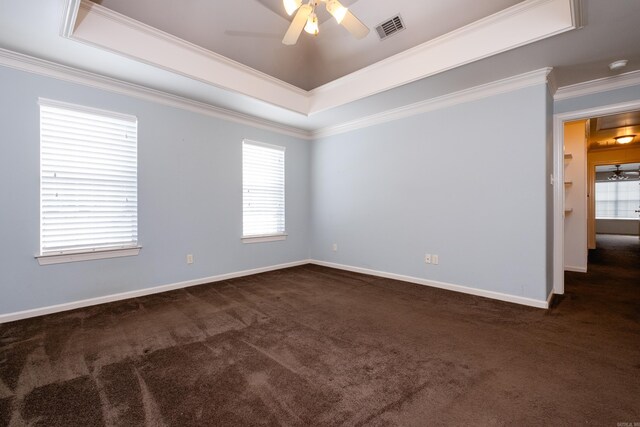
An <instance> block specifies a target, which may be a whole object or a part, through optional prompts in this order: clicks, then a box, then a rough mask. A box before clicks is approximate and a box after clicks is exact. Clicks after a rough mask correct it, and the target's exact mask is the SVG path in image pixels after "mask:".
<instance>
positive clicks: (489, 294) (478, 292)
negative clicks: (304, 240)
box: [310, 259, 553, 309]
mask: <svg viewBox="0 0 640 427" xmlns="http://www.w3.org/2000/svg"><path fill="white" fill-rule="evenodd" d="M310 263H311V264H316V265H321V266H323V267H330V268H337V269H339V270H345V271H352V272H354V273H362V274H368V275H370V276H377V277H384V278H386V279H394V280H400V281H402V282H409V283H415V284H418V285H424V286H431V287H433V288H440V289H446V290H448V291H454V292H462V293H464V294H470V295H475V296H479V297H485V298H491V299H496V300H500V301H506V302H511V303H515V304H521V305H527V306H530V307H536V308H545V309H546V308H549V301H551V297H552V296H553V293H551V294H550V296H549V297H548V298H547V300H546V301H543V300H536V299H533V298H526V297H519V296H515V295H509V294H503V293H500V292H494V291H486V290H483V289H476V288H469V287H467V286H461V285H454V284H451V283H445V282H438V281H435V280H427V279H421V278H418V277H412V276H404V275H401V274H395V273H387V272H384V271H377V270H370V269H368V268H361V267H353V266H350V265H343V264H336V263H333V262H326V261H319V260H315V259H312V260H310Z"/></svg>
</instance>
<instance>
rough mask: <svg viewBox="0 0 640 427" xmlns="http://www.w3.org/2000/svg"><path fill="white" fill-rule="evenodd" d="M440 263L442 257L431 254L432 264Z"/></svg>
mask: <svg viewBox="0 0 640 427" xmlns="http://www.w3.org/2000/svg"><path fill="white" fill-rule="evenodd" d="M439 263H440V258H439V257H438V255H431V264H436V265H437V264H439Z"/></svg>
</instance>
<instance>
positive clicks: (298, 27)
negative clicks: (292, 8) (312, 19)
mask: <svg viewBox="0 0 640 427" xmlns="http://www.w3.org/2000/svg"><path fill="white" fill-rule="evenodd" d="M312 11H313V8H312V7H311V6H310V5H308V4H305V5H303V6H300V9H298V12H297V13H296V16H295V18H293V21H291V25H290V26H289V29H288V30H287V33H286V34H285V35H284V38H283V39H282V43H283V44H286V45H289V46H291V45H294V44H296V43H297V42H298V37H300V33H302V29H303V28H304V25H305V24H306V23H307V18H308V17H309V15H311V12H312Z"/></svg>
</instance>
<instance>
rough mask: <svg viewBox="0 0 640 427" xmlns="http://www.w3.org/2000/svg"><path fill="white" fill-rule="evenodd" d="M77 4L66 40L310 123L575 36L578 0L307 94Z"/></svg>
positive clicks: (488, 25) (510, 13)
mask: <svg viewBox="0 0 640 427" xmlns="http://www.w3.org/2000/svg"><path fill="white" fill-rule="evenodd" d="M78 1H80V2H81V3H80V7H79V9H80V10H79V13H78V16H77V19H76V24H75V29H74V30H73V34H71V35H69V36H68V37H69V38H70V39H71V40H75V41H79V42H84V43H87V44H90V45H92V46H96V47H100V48H102V49H106V50H109V51H111V52H115V53H117V54H120V55H124V56H126V57H129V58H132V59H134V60H137V61H141V62H144V63H147V64H150V65H152V66H155V67H159V68H162V69H165V70H168V71H170V72H173V73H177V74H180V75H183V76H186V77H189V78H192V79H196V80H198V81H201V82H204V83H206V84H210V85H214V86H216V87H220V88H223V89H226V90H230V91H233V92H237V93H240V94H244V95H247V96H251V97H253V98H256V99H259V100H261V101H264V102H267V103H269V104H272V105H275V106H278V107H281V108H285V109H288V110H290V111H294V112H297V113H300V114H303V115H306V116H310V115H313V114H315V113H318V112H321V111H325V110H328V109H331V108H335V107H338V106H341V105H345V104H348V103H350V102H353V101H356V100H359V99H362V98H365V97H368V96H371V95H374V94H376V93H380V92H383V91H386V90H389V89H393V88H395V87H398V86H401V85H404V84H407V83H410V82H413V81H416V80H419V79H422V78H424V77H428V76H431V75H434V74H438V73H441V72H444V71H447V70H450V69H452V68H455V67H459V66H461V65H465V64H468V63H471V62H474V61H477V60H480V59H483V58H486V57H489V56H492V55H495V54H498V53H501V52H505V51H507V50H511V49H514V48H517V47H520V46H523V45H526V44H529V43H533V42H535V41H538V40H542V39H544V38H547V37H551V36H554V35H556V34H560V33H562V32H565V31H569V30H572V29H574V28H576V23H577V22H578V18H577V15H576V14H577V13H578V10H577V9H576V7H575V4H577V3H576V2H578V1H579V0H525V1H523V2H520V3H518V4H516V5H514V6H512V7H509V8H507V9H504V10H502V11H500V12H498V13H495V14H493V15H491V16H488V17H485V18H483V19H480V20H478V21H475V22H473V23H471V24H469V25H466V26H464V27H462V28H459V29H457V30H454V31H451V32H449V33H447V34H445V35H443V36H440V37H438V38H436V39H433V40H430V41H428V42H426V43H423V44H421V45H419V46H416V47H415V48H412V49H409V50H407V51H404V52H401V53H399V54H397V55H394V56H392V57H390V58H387V59H385V60H382V61H379V62H377V63H375V64H373V65H371V66H369V67H366V68H363V69H361V70H359V71H356V72H354V73H352V74H349V75H347V76H345V77H342V78H340V79H337V80H335V81H333V82H331V83H328V84H326V85H323V86H320V87H319V88H316V89H313V90H311V91H305V90H303V89H300V88H297V87H295V86H293V85H290V84H288V83H285V82H283V81H281V80H279V79H276V78H274V77H271V76H269V75H267V74H265V73H262V72H259V71H256V70H254V69H252V68H250V67H247V66H245V65H243V64H240V63H238V62H236V61H232V60H230V59H228V58H226V57H224V56H222V55H219V54H216V53H214V52H211V51H209V50H206V49H203V48H201V47H199V46H196V45H194V44H192V43H189V42H186V41H184V40H182V39H179V38H177V37H175V36H172V35H170V34H167V33H165V32H163V31H160V30H158V29H156V28H153V27H151V26H148V25H146V24H143V23H140V22H138V21H135V20H133V19H131V18H128V17H126V16H124V15H122V14H119V13H117V12H114V11H111V10H109V9H107V8H105V7H103V6H101V5H99V4H96V3H93V2H91V1H89V0H67V2H69V4H71V3H75V2H78ZM68 26H69V25H68Z"/></svg>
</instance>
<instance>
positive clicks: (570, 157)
mask: <svg viewBox="0 0 640 427" xmlns="http://www.w3.org/2000/svg"><path fill="white" fill-rule="evenodd" d="M564 159H565V160H570V159H573V154H571V153H565V154H564Z"/></svg>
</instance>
